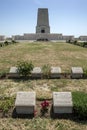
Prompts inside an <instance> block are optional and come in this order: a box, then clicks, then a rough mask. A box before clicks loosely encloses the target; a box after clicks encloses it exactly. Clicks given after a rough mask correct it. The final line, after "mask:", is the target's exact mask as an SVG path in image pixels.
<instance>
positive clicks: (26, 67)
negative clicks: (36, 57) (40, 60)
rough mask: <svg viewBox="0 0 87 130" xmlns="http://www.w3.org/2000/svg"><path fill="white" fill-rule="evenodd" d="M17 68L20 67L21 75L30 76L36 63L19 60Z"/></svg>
mask: <svg viewBox="0 0 87 130" xmlns="http://www.w3.org/2000/svg"><path fill="white" fill-rule="evenodd" d="M17 68H18V73H19V74H20V75H21V76H25V77H26V76H28V75H30V74H31V71H32V70H33V68H34V65H33V64H32V62H27V61H19V62H18V64H17Z"/></svg>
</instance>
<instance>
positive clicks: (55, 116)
mask: <svg viewBox="0 0 87 130" xmlns="http://www.w3.org/2000/svg"><path fill="white" fill-rule="evenodd" d="M50 116H51V118H52V119H54V120H55V119H60V120H61V119H67V120H71V121H74V122H77V123H81V124H87V118H85V117H78V115H76V114H75V113H74V112H73V113H72V114H64V113H63V114H57V113H56V114H55V113H54V111H53V106H52V107H51V110H50Z"/></svg>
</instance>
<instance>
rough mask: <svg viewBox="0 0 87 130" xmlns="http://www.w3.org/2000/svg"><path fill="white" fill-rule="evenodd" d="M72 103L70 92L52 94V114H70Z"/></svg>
mask: <svg viewBox="0 0 87 130" xmlns="http://www.w3.org/2000/svg"><path fill="white" fill-rule="evenodd" d="M72 109H73V103H72V95H71V92H53V110H54V113H58V114H63V113H72Z"/></svg>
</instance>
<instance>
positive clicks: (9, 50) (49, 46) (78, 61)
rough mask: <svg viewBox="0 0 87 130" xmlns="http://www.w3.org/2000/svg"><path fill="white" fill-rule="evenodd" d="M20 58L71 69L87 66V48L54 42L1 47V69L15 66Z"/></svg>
mask: <svg viewBox="0 0 87 130" xmlns="http://www.w3.org/2000/svg"><path fill="white" fill-rule="evenodd" d="M19 60H26V61H30V60H32V61H33V63H34V65H35V66H42V65H43V64H50V65H53V66H60V67H62V70H63V71H65V70H66V71H69V70H70V68H71V67H72V66H82V67H83V68H87V49H86V48H82V47H79V46H74V45H71V44H67V43H52V42H35V43H17V44H15V45H9V46H6V47H3V48H0V70H2V69H3V70H6V69H9V68H10V67H11V66H15V65H16V64H17V61H19Z"/></svg>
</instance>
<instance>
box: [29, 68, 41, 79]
mask: <svg viewBox="0 0 87 130" xmlns="http://www.w3.org/2000/svg"><path fill="white" fill-rule="evenodd" d="M31 75H32V77H33V78H41V77H42V70H41V68H40V67H34V68H33V71H32V72H31Z"/></svg>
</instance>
